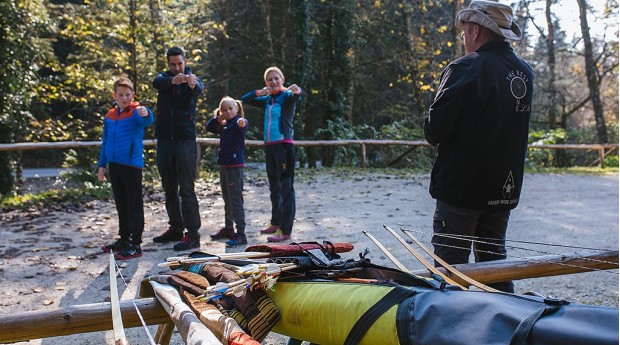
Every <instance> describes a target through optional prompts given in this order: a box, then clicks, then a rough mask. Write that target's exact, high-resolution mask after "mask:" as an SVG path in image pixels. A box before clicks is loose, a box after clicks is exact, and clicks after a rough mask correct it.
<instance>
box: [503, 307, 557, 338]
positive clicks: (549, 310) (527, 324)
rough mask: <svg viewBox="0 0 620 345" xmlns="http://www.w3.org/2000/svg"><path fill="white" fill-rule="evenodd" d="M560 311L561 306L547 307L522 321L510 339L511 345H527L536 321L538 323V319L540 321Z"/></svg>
mask: <svg viewBox="0 0 620 345" xmlns="http://www.w3.org/2000/svg"><path fill="white" fill-rule="evenodd" d="M558 310H560V306H559V305H545V306H544V307H542V308H540V309H538V310H537V311H536V312H535V313H533V314H532V315H530V316H528V317H526V318H525V319H523V320H521V322H520V323H519V325H518V326H517V329H516V330H515V331H514V333H513V334H512V338H511V339H510V345H525V340H526V339H527V336H528V335H529V334H530V332H531V331H532V327H534V324H535V323H536V321H538V319H540V318H541V317H543V316H545V315H550V314H553V313H555V312H556V311H558Z"/></svg>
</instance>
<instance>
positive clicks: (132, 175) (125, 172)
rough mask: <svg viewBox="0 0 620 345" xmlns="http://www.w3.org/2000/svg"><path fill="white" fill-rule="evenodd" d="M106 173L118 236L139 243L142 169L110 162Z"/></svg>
mask: <svg viewBox="0 0 620 345" xmlns="http://www.w3.org/2000/svg"><path fill="white" fill-rule="evenodd" d="M108 173H109V175H110V183H111V184H112V192H113V193H114V202H115V204H116V211H117V212H118V228H119V231H118V232H119V236H120V237H121V239H123V240H125V241H128V242H131V243H133V244H138V245H139V244H140V243H142V232H144V202H143V200H142V169H138V168H132V167H128V166H125V165H120V164H115V163H110V164H109V166H108Z"/></svg>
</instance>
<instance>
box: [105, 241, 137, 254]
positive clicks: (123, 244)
mask: <svg viewBox="0 0 620 345" xmlns="http://www.w3.org/2000/svg"><path fill="white" fill-rule="evenodd" d="M129 245H130V243H129V242H127V241H126V240H123V239H119V240H117V241H116V242H114V243H112V244H108V245H106V246H103V247H101V250H103V252H104V253H109V252H110V251H113V252H114V253H116V252H120V251H121V250H123V249H125V248H127V247H128V246H129Z"/></svg>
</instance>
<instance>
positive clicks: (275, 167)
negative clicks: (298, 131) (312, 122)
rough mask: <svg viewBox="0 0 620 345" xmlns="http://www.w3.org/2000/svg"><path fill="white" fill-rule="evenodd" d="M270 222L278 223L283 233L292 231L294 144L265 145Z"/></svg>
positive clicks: (293, 214) (293, 212)
mask: <svg viewBox="0 0 620 345" xmlns="http://www.w3.org/2000/svg"><path fill="white" fill-rule="evenodd" d="M265 162H266V166H267V179H268V180H269V193H270V195H269V197H270V199H271V224H273V225H278V226H279V227H280V230H282V232H283V233H285V234H289V235H290V234H291V232H292V231H293V221H294V220H295V188H294V187H293V183H294V179H295V146H294V145H293V144H274V145H266V146H265Z"/></svg>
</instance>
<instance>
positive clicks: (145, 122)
mask: <svg viewBox="0 0 620 345" xmlns="http://www.w3.org/2000/svg"><path fill="white" fill-rule="evenodd" d="M139 106H140V103H138V102H132V103H131V105H130V106H129V107H127V108H126V109H125V110H123V111H122V112H121V111H120V108H119V107H118V106H115V107H114V108H112V109H110V110H109V111H108V113H107V114H106V116H105V119H104V120H103V135H102V137H101V151H100V152H99V161H98V162H97V166H98V167H106V166H107V165H108V163H116V164H121V165H126V166H130V167H134V168H138V169H142V168H144V156H143V148H144V147H143V140H144V128H145V127H148V126H150V125H151V124H153V112H152V111H151V110H150V109H148V108H146V109H147V110H148V112H149V115H148V116H145V117H142V116H140V115H139V114H138V110H136V108H137V107H139Z"/></svg>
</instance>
